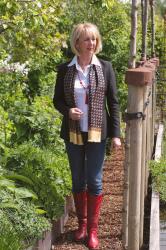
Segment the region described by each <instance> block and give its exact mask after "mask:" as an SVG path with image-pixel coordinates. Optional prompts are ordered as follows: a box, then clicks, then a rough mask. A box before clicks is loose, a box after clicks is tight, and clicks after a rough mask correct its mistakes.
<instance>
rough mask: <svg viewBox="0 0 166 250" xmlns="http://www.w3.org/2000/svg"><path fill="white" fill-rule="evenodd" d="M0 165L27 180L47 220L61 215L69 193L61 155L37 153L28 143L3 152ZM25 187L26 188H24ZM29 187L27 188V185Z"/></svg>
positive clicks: (57, 152) (68, 180)
mask: <svg viewBox="0 0 166 250" xmlns="http://www.w3.org/2000/svg"><path fill="white" fill-rule="evenodd" d="M2 160H3V161H2V164H3V166H4V167H5V168H7V169H8V170H10V171H15V172H17V173H18V174H20V175H23V176H25V177H28V178H29V179H30V180H31V181H32V182H33V183H34V185H33V186H30V187H31V189H32V190H33V191H34V192H35V193H36V194H37V196H38V205H39V206H41V207H43V208H44V210H46V211H47V214H48V215H49V217H50V218H53V217H55V218H57V217H59V216H60V215H61V214H62V213H63V207H64V198H65V197H66V196H67V195H68V194H69V193H70V190H71V176H70V170H69V167H68V161H67V157H66V155H65V154H64V151H63V152H61V151H56V148H55V151H51V150H49V149H45V150H43V149H41V148H39V147H36V146H35V145H33V143H32V142H29V143H24V144H22V145H20V146H17V147H16V148H14V149H10V151H6V154H5V156H4V157H3V159H2ZM27 185H28V184H27ZM28 187H29V185H28Z"/></svg>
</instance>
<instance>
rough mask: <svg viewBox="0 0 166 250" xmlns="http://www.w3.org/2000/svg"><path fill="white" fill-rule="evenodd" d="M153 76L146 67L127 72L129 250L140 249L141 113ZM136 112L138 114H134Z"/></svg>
mask: <svg viewBox="0 0 166 250" xmlns="http://www.w3.org/2000/svg"><path fill="white" fill-rule="evenodd" d="M151 76H152V74H151V72H150V71H149V70H147V69H145V68H137V69H130V70H128V71H127V72H126V82H127V83H128V108H127V113H128V116H127V117H128V118H129V119H131V118H132V119H131V120H130V166H129V211H128V250H139V249H140V203H141V200H140V194H141V164H142V160H141V159H142V116H141V114H143V107H144V99H143V96H144V86H145V85H147V84H149V83H150V82H151V81H152V77H151ZM135 113H137V115H138V116H136V115H134V114H135ZM139 115H140V117H139Z"/></svg>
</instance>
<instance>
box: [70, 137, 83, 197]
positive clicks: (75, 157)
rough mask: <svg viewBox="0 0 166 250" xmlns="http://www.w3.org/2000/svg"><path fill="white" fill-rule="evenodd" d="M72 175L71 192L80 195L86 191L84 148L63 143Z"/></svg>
mask: <svg viewBox="0 0 166 250" xmlns="http://www.w3.org/2000/svg"><path fill="white" fill-rule="evenodd" d="M65 144H66V151H67V155H68V159H69V165H70V169H71V175H72V192H73V193H80V192H82V191H84V190H85V189H86V163H85V146H84V145H75V144H73V143H70V142H65Z"/></svg>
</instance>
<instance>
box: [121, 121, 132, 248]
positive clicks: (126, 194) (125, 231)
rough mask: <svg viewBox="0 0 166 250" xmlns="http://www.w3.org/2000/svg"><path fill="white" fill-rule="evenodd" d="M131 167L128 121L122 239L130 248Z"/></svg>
mask: <svg viewBox="0 0 166 250" xmlns="http://www.w3.org/2000/svg"><path fill="white" fill-rule="evenodd" d="M129 167H130V121H126V134H125V161H124V192H123V224H122V241H123V246H124V249H128V204H129Z"/></svg>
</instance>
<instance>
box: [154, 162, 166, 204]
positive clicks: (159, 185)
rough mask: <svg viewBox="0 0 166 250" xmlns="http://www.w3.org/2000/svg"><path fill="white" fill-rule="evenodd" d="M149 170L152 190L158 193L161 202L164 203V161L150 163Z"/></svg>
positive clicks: (165, 181)
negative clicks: (151, 178)
mask: <svg viewBox="0 0 166 250" xmlns="http://www.w3.org/2000/svg"><path fill="white" fill-rule="evenodd" d="M150 169H151V173H152V177H153V185H154V188H155V190H156V191H158V192H159V193H160V197H161V200H163V201H166V159H161V160H160V161H159V162H157V161H152V162H151V164H150Z"/></svg>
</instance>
